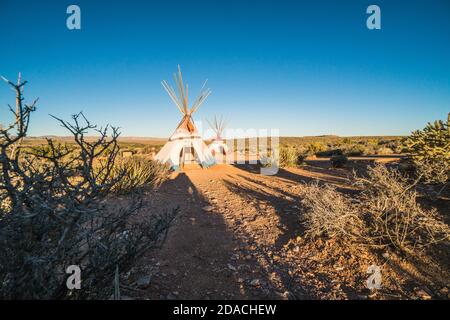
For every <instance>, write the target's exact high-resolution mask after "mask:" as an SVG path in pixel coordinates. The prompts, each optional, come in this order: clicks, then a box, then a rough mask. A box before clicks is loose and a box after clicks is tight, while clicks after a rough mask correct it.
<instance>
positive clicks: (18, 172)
mask: <svg viewBox="0 0 450 320" xmlns="http://www.w3.org/2000/svg"><path fill="white" fill-rule="evenodd" d="M8 83H9V84H10V85H11V86H12V87H13V88H14V90H15V92H16V108H15V110H14V109H11V110H12V111H13V112H14V117H15V119H14V120H13V123H12V124H11V125H10V126H8V127H6V129H2V130H0V169H1V170H0V203H1V204H2V206H1V207H0V246H1V248H2V250H0V284H1V286H0V298H3V299H62V298H66V299H68V298H107V297H109V296H110V295H111V293H112V292H113V291H114V288H113V285H112V281H113V279H114V274H115V271H116V270H120V272H127V271H128V270H129V269H130V268H131V267H132V266H133V263H134V262H135V261H136V259H137V258H138V257H140V256H141V255H142V254H143V253H144V252H146V251H147V250H148V249H150V248H152V247H154V246H156V245H158V244H159V243H160V241H162V240H163V239H164V236H165V234H166V231H167V228H168V226H169V224H170V221H171V219H172V218H173V216H174V214H175V212H176V210H174V211H172V212H170V213H169V214H155V215H153V216H148V215H147V214H146V219H145V220H143V219H142V218H141V219H138V214H139V213H140V211H141V209H142V208H144V207H145V206H146V204H145V201H144V199H143V198H142V196H141V193H139V192H138V193H135V194H134V195H133V196H130V197H126V198H125V197H124V198H118V197H111V196H110V193H111V190H113V189H114V188H115V186H116V184H117V183H118V181H120V179H121V178H122V177H123V176H125V175H127V170H126V169H124V170H123V171H122V172H120V173H119V174H117V175H115V176H114V177H111V172H112V170H113V168H114V166H115V163H116V157H117V154H118V152H119V146H118V143H117V138H118V136H119V132H118V131H117V129H116V128H114V127H108V126H107V127H105V128H98V127H97V126H95V125H93V124H91V123H90V122H89V121H88V120H87V119H86V118H85V117H84V115H83V114H81V113H80V114H77V115H74V116H73V117H72V121H71V122H66V121H64V120H61V119H57V120H58V122H59V123H60V124H61V125H62V126H63V127H64V128H66V129H67V130H68V131H69V132H70V133H71V134H72V135H73V137H74V140H75V146H76V147H68V146H65V145H61V144H56V143H55V142H54V141H52V140H51V139H49V140H48V141H47V147H45V148H42V149H41V150H39V149H36V150H34V151H33V152H23V149H22V146H21V141H22V139H23V138H24V137H25V136H26V134H27V130H28V124H29V120H30V116H31V114H32V112H33V111H34V110H35V104H36V101H35V102H33V103H32V104H30V105H27V104H23V97H22V93H23V86H24V85H25V83H26V82H21V81H20V79H19V81H18V83H17V84H14V83H12V82H10V81H8ZM92 131H96V132H97V133H98V134H99V135H100V136H99V138H98V139H97V140H93V141H92V139H86V134H87V133H89V132H92ZM88 140H89V141H88ZM107 150H108V151H109V152H108V154H106V151H107ZM94 165H95V166H96V168H95V169H94ZM71 265H77V266H79V267H80V268H81V279H82V283H81V290H73V291H71V290H69V289H68V288H67V286H66V280H67V276H68V275H67V274H66V272H65V271H66V268H67V267H69V266H71Z"/></svg>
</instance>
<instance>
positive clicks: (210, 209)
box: [202, 206, 214, 212]
mask: <svg viewBox="0 0 450 320" xmlns="http://www.w3.org/2000/svg"><path fill="white" fill-rule="evenodd" d="M202 209H203V211H207V212H210V211H213V209H214V208H213V207H212V206H205V207H203V208H202Z"/></svg>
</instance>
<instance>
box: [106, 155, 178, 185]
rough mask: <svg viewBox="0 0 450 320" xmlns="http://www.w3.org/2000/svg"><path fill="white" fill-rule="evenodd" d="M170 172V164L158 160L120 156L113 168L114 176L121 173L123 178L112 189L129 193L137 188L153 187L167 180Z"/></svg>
mask: <svg viewBox="0 0 450 320" xmlns="http://www.w3.org/2000/svg"><path fill="white" fill-rule="evenodd" d="M169 174H170V169H169V166H168V165H166V164H162V163H160V162H158V161H153V160H149V159H146V158H143V157H139V156H133V157H129V158H120V159H118V160H117V162H116V164H115V166H114V168H113V170H112V178H116V177H118V176H120V175H122V178H121V179H119V181H118V182H117V184H116V185H115V186H114V188H113V189H112V191H113V192H116V193H118V194H127V193H130V192H134V191H136V190H145V189H152V188H155V187H158V186H159V185H161V183H163V182H164V181H166V180H167V178H168V177H169Z"/></svg>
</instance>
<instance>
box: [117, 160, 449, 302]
mask: <svg viewBox="0 0 450 320" xmlns="http://www.w3.org/2000/svg"><path fill="white" fill-rule="evenodd" d="M366 160H367V161H364V159H356V160H354V161H351V163H353V164H352V166H351V167H350V168H346V169H334V168H330V167H329V165H327V163H328V162H326V161H322V162H321V161H316V163H314V161H313V163H311V162H310V163H309V164H308V165H306V166H304V167H302V168H296V169H289V170H285V169H280V171H279V172H278V174H277V175H275V176H264V175H261V174H260V173H259V167H257V166H256V165H249V164H246V165H216V166H214V167H212V168H209V169H206V170H202V169H200V168H195V167H194V168H186V169H185V171H184V172H177V173H173V174H172V176H171V177H170V179H169V181H167V182H165V183H164V184H163V185H162V187H161V188H160V189H158V191H156V192H154V193H152V195H151V203H152V205H151V207H150V209H149V211H153V210H154V211H161V210H163V209H164V208H167V209H170V208H173V207H177V206H179V207H180V212H179V214H178V215H177V217H176V219H175V220H174V222H173V225H172V227H171V228H170V230H169V233H168V235H167V238H166V241H165V243H164V244H163V245H162V247H161V248H159V249H156V250H153V251H151V252H149V253H148V254H147V255H146V256H145V257H143V258H142V259H141V260H139V263H138V265H137V266H136V267H134V268H133V269H132V271H131V272H130V273H128V274H127V275H125V276H124V278H125V279H124V281H125V283H127V284H128V285H127V286H126V289H124V291H123V292H122V295H123V296H125V297H126V298H133V299H429V298H444V299H446V298H448V285H449V283H448V274H449V273H448V269H446V268H444V269H443V267H442V262H441V263H434V262H433V261H431V262H430V261H421V262H416V263H411V262H410V261H409V260H408V259H406V258H404V257H398V256H396V255H394V254H392V253H389V252H373V251H371V250H369V249H368V248H350V247H346V246H342V245H340V244H338V243H336V242H334V241H333V240H332V239H329V240H320V239H319V240H315V241H311V240H309V239H305V238H304V236H303V229H302V224H301V219H300V217H301V214H300V213H301V197H299V195H298V194H299V191H300V189H301V188H302V185H304V183H308V182H311V181H315V180H317V181H319V182H320V183H330V184H333V185H335V186H336V187H337V188H338V190H340V191H342V192H346V193H350V194H351V193H352V192H355V191H354V190H352V188H351V186H350V184H349V180H348V178H349V177H350V176H351V174H352V170H353V169H358V168H362V167H364V166H366V165H368V164H369V163H372V162H373V159H366ZM395 160H396V159H395V158H386V159H378V160H377V161H383V162H389V161H395ZM147 214H148V215H150V214H151V213H150V212H148V213H144V214H143V218H145V217H146V215H147ZM447 261H448V260H447ZM370 265H377V266H380V268H381V275H382V289H380V290H378V291H375V292H374V291H370V290H369V289H367V287H366V283H367V279H368V277H369V274H367V269H368V267H369V266H370ZM430 279H432V280H430ZM446 290H447V291H446Z"/></svg>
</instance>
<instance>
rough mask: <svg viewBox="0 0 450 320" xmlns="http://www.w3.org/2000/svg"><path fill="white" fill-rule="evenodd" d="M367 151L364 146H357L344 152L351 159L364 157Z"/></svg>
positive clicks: (352, 146) (350, 147)
mask: <svg viewBox="0 0 450 320" xmlns="http://www.w3.org/2000/svg"><path fill="white" fill-rule="evenodd" d="M365 151H366V148H365V147H364V146H363V145H361V144H355V145H351V146H348V147H347V148H346V149H345V150H344V154H345V155H347V156H349V157H359V156H362V155H363V154H364V152H365Z"/></svg>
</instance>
